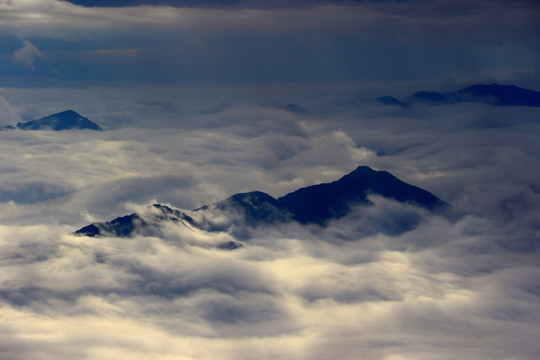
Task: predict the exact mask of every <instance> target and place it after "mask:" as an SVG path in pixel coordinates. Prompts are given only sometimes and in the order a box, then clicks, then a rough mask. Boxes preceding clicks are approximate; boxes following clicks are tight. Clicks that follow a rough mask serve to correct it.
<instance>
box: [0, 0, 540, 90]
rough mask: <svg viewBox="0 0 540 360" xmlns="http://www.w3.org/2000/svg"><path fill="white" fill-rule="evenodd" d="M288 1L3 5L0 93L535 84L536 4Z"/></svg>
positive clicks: (25, 1) (50, 0)
mask: <svg viewBox="0 0 540 360" xmlns="http://www.w3.org/2000/svg"><path fill="white" fill-rule="evenodd" d="M105 3H107V7H86V6H88V5H104V4H105ZM290 3H291V2H280V1H277V2H275V1H202V2H195V1H187V0H186V1H172V0H170V1H156V2H155V1H142V0H134V1H73V2H72V3H71V2H67V1H58V0H42V1H32V0H11V1H8V0H4V1H2V2H0V10H1V11H0V37H1V38H0V39H1V43H2V45H1V48H0V61H1V66H0V69H1V70H0V86H80V85H82V84H102V83H106V84H134V83H135V84H138V83H144V84H148V83H152V84H156V83H159V84H165V83H167V84H170V83H193V82H196V83H198V82H276V81H320V80H349V81H350V80H363V81H370V80H420V79H422V80H425V79H437V80H447V81H449V80H455V81H460V82H470V81H481V80H486V79H495V80H499V81H503V82H512V81H518V82H520V83H521V85H523V86H533V85H534V86H535V87H539V86H538V85H539V81H538V78H539V70H538V64H539V63H540V61H539V58H538V53H539V46H540V45H538V41H537V39H538V36H539V33H540V26H539V25H538V17H539V14H540V6H539V5H538V3H537V2H536V1H467V2H459V3H456V2H455V1H444V0H437V1H435V0H418V1H299V2H293V4H294V5H293V6H291V5H290ZM75 4H77V5H75ZM195 4H197V6H194V5H195ZM150 5H153V6H150ZM115 6H121V7H115ZM534 86H533V87H534Z"/></svg>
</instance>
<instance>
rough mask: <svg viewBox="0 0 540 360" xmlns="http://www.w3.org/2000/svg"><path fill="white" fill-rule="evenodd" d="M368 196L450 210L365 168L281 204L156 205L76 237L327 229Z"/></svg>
mask: <svg viewBox="0 0 540 360" xmlns="http://www.w3.org/2000/svg"><path fill="white" fill-rule="evenodd" d="M369 195H377V196H381V197H383V198H387V199H390V200H393V201H396V202H399V203H406V204H410V205H412V206H416V207H420V208H423V209H426V210H428V211H430V212H435V213H441V212H444V211H446V210H447V209H448V208H449V205H448V204H447V203H446V202H444V201H442V200H440V199H439V198H437V197H436V196H435V195H433V194H431V193H429V192H428V191H426V190H423V189H421V188H419V187H416V186H413V185H409V184H407V183H405V182H403V181H401V180H399V179H398V178H396V177H395V176H393V175H392V174H390V173H389V172H386V171H376V170H373V169H371V168H369V167H367V166H360V167H358V168H356V169H355V170H354V171H353V172H351V173H349V174H347V175H345V176H343V177H342V178H341V179H339V180H337V181H334V182H331V183H324V184H318V185H313V186H308V187H305V188H301V189H298V190H296V191H294V192H291V193H289V194H287V195H285V196H282V197H280V198H278V199H275V198H273V197H272V196H270V195H268V194H266V193H263V192H260V191H254V192H248V193H240V194H235V195H233V196H231V197H229V198H227V199H225V200H222V201H219V202H217V203H214V204H211V205H205V206H202V207H200V208H197V209H194V210H191V211H182V210H178V209H173V208H171V207H169V206H165V205H160V204H154V205H152V206H151V207H150V208H149V211H148V212H147V213H145V214H138V213H134V214H131V215H126V216H123V217H118V218H116V219H114V220H112V221H109V222H96V223H93V224H90V225H88V226H85V227H83V228H81V229H80V230H77V231H76V232H75V234H77V235H81V236H91V237H93V236H116V237H129V236H132V235H134V234H142V235H153V234H156V233H158V232H159V228H160V226H161V225H162V224H163V223H164V222H168V221H170V222H174V223H177V224H183V225H185V226H187V227H190V228H197V229H200V230H204V231H227V230H228V229H229V228H230V227H231V226H236V227H238V226H251V227H256V226H264V225H273V224H279V223H289V222H296V223H300V224H304V225H308V224H315V225H318V226H326V225H327V224H328V223H329V222H330V221H332V220H336V219H340V218H342V217H344V216H346V215H347V214H348V213H349V212H350V211H351V210H352V209H353V208H355V207H357V206H366V207H368V206H371V205H373V204H372V202H371V201H370V199H369ZM216 215H221V216H216ZM216 218H220V219H223V218H226V219H228V221H215V219H216Z"/></svg>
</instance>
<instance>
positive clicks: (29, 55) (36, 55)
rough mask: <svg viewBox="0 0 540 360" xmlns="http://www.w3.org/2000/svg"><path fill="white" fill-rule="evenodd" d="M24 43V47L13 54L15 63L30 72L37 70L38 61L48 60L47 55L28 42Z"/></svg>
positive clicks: (24, 41)
mask: <svg viewBox="0 0 540 360" xmlns="http://www.w3.org/2000/svg"><path fill="white" fill-rule="evenodd" d="M23 43H24V45H23V47H22V48H20V49H19V50H17V51H15V52H14V53H13V61H14V62H16V63H17V64H20V65H22V66H24V67H25V68H27V69H28V70H36V66H35V62H36V60H45V59H47V54H45V53H44V52H43V51H41V50H39V49H38V48H37V47H36V46H35V45H34V44H32V43H31V42H30V41H28V40H23Z"/></svg>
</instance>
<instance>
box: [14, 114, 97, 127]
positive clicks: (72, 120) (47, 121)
mask: <svg viewBox="0 0 540 360" xmlns="http://www.w3.org/2000/svg"><path fill="white" fill-rule="evenodd" d="M17 128H18V129H21V130H55V131H61V130H69V129H88V130H96V131H102V130H103V129H102V128H101V127H100V126H99V125H98V124H96V123H94V122H93V121H90V120H89V119H88V118H85V117H84V116H81V115H80V114H78V113H76V112H75V111H73V110H66V111H62V112H59V113H56V114H52V115H49V116H45V117H42V118H40V119H36V120H30V121H27V122H24V123H17Z"/></svg>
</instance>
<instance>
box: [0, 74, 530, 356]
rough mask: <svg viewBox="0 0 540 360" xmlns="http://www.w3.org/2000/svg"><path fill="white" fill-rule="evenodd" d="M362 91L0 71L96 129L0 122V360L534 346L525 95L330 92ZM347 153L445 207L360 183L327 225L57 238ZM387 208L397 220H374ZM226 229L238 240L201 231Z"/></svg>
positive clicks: (289, 179)
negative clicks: (348, 208) (481, 99)
mask: <svg viewBox="0 0 540 360" xmlns="http://www.w3.org/2000/svg"><path fill="white" fill-rule="evenodd" d="M225 89H227V91H225ZM299 89H303V90H302V91H298V90H299ZM362 89H363V90H362ZM367 89H368V90H369V87H368V88H367ZM277 90H279V91H277ZM365 90H366V88H365V87H362V86H360V85H359V86H358V87H355V88H354V91H352V90H351V89H350V84H349V85H346V86H344V87H343V88H339V87H337V86H336V87H335V88H333V91H331V93H332V96H327V94H328V93H329V88H328V87H326V86H320V87H319V88H317V87H314V86H311V85H309V86H307V85H305V86H301V85H298V84H297V85H291V84H282V85H280V86H278V85H276V84H271V85H266V86H255V87H253V86H245V87H242V86H238V87H223V88H220V87H216V86H208V87H205V88H204V89H202V88H201V87H197V86H191V87H185V88H181V87H175V88H172V87H148V88H145V87H140V88H126V89H121V88H115V89H99V88H98V89H96V88H89V89H78V90H73V89H71V90H60V89H49V90H43V89H39V90H29V89H26V90H20V89H3V90H2V95H3V96H4V97H5V98H6V99H7V100H6V101H9V104H10V108H12V109H14V111H17V113H18V114H20V115H19V116H21V117H22V118H24V119H27V118H28V119H29V118H32V117H34V115H36V116H35V117H37V116H44V115H47V114H46V113H45V114H44V113H42V112H43V111H44V110H43V109H50V110H51V111H50V112H51V113H52V112H54V111H53V110H57V108H62V107H63V106H65V104H67V103H71V104H73V103H77V104H81V107H82V109H76V110H78V111H79V112H80V113H81V114H82V115H84V116H87V117H89V118H90V119H91V120H93V121H96V122H97V123H99V124H100V125H102V126H103V127H104V128H106V129H107V130H106V131H104V132H92V131H90V132H88V131H84V130H69V131H67V132H66V131H64V132H54V131H33V132H32V131H21V130H13V131H3V132H0V138H1V141H0V147H1V149H0V154H2V158H1V162H0V165H1V171H2V174H3V176H2V180H1V181H0V194H1V196H0V214H1V217H0V218H1V225H0V248H1V251H0V253H1V254H2V255H1V259H0V268H1V270H0V274H2V275H1V276H0V298H1V299H2V306H1V307H0V315H1V316H2V322H1V323H2V325H1V326H0V327H1V330H0V331H1V332H2V337H1V339H2V340H0V341H1V343H2V345H1V346H0V349H1V350H0V354H1V356H0V357H2V358H5V359H17V360H18V359H26V358H36V359H72V358H81V359H95V358H100V359H113V358H118V357H125V358H130V359H139V358H140V359H142V358H153V359H154V358H155V359H168V358H175V359H182V358H185V359H192V358H201V359H215V358H220V359H249V358H253V357H257V358H270V357H281V358H284V359H298V358H309V359H328V358H343V359H357V358H358V357H359V356H360V357H363V358H369V359H418V358H425V359H463V358H475V359H493V358H497V359H499V358H500V359H513V358H516V359H535V358H536V357H537V356H538V353H539V351H540V348H539V347H538V345H537V341H536V339H537V338H538V335H539V334H540V302H539V292H538V290H537V289H538V287H539V285H540V284H538V278H539V275H540V273H539V272H540V264H539V262H538V258H539V257H538V251H539V243H538V226H537V224H538V221H539V219H540V208H539V207H538V205H537V204H538V203H539V202H538V201H537V200H538V197H539V192H538V180H537V179H539V178H540V174H539V173H538V171H537V170H536V169H540V166H539V165H540V164H538V158H539V156H538V155H539V154H540V148H539V147H538V143H539V142H538V133H539V130H540V129H538V122H537V120H536V119H537V118H538V110H537V109H535V108H521V107H508V108H500V107H494V106H491V105H485V104H459V105H453V106H452V105H450V106H446V105H445V106H442V107H441V106H426V105H416V106H412V107H411V108H408V109H405V108H401V107H392V106H383V105H379V104H374V103H370V102H369V101H367V102H363V103H362V102H360V103H358V102H357V103H350V102H346V101H345V102H344V101H341V102H339V101H337V100H338V99H342V100H343V99H345V100H348V99H350V98H351V97H352V96H353V95H354V94H361V93H362V91H365ZM391 90H392V91H396V90H399V89H396V88H395V87H393V86H391V87H389V88H386V89H383V88H379V90H378V91H380V92H381V94H372V95H377V96H379V95H382V94H384V93H389V92H390V91H391ZM373 91H375V90H373V89H371V92H373ZM400 91H404V90H400ZM111 94H114V96H111ZM201 94H204V96H201ZM364 94H365V93H364ZM374 97H375V96H374ZM321 99H322V100H321ZM290 103H295V104H299V105H301V106H302V107H304V108H305V109H306V110H307V112H302V113H296V112H292V111H287V110H283V109H282V105H283V104H290ZM85 104H86V105H85ZM359 104H360V105H359ZM59 110H61V109H59ZM315 110H317V111H315ZM359 164H365V165H369V166H372V167H374V168H378V169H384V170H388V171H390V172H392V173H393V174H395V175H396V176H398V177H399V178H401V179H402V180H404V181H406V182H408V183H411V184H414V185H418V186H420V187H423V188H425V189H427V190H429V191H430V192H432V193H434V194H436V195H437V196H438V197H440V198H442V199H444V200H445V201H448V202H450V203H452V204H453V205H454V207H456V208H457V209H458V210H459V211H460V213H461V214H462V215H461V217H460V218H457V219H454V220H448V219H445V218H443V217H440V216H434V215H429V214H427V213H425V212H423V211H422V210H418V209H415V208H411V207H408V206H403V205H400V204H396V203H394V202H392V201H388V200H384V199H376V198H374V199H373V202H374V204H375V205H374V206H373V207H369V208H358V209H357V210H355V211H353V212H352V213H350V214H349V215H348V216H347V217H345V218H342V219H340V220H338V221H335V222H333V223H331V224H329V225H328V226H327V227H326V228H320V227H317V226H300V225H298V224H287V225H283V226H279V227H260V228H255V229H249V233H246V231H247V230H246V231H243V230H242V229H238V228H236V229H232V230H231V231H230V232H217V233H207V232H204V231H200V230H196V229H190V228H187V227H182V226H176V225H174V224H169V225H168V226H167V227H166V228H164V229H163V234H162V236H160V237H155V236H142V235H137V236H135V237H133V238H107V237H105V238H85V237H76V236H73V235H70V234H71V233H72V232H73V231H74V230H76V229H78V228H80V227H81V226H83V225H86V224H88V223H90V222H94V221H105V220H110V219H112V218H113V217H116V216H119V215H123V214H128V213H132V212H134V211H144V209H145V208H146V206H147V205H148V204H151V203H154V202H161V203H165V204H171V205H174V206H177V207H180V208H184V209H192V208H195V207H198V206H201V205H203V204H204V203H211V202H214V201H217V200H221V199H224V198H226V197H227V196H229V195H232V194H233V193H237V192H242V191H251V190H261V191H265V192H267V193H269V194H271V195H272V196H275V197H278V196H281V195H283V194H285V193H287V192H290V191H292V190H295V189H297V188H299V187H302V186H307V185H312V184H316V183H320V182H329V181H332V180H335V179H337V178H339V177H340V176H342V175H343V174H345V173H347V172H349V171H350V170H352V169H354V168H355V167H356V166H357V165H359ZM523 169H527V171H523ZM404 218H406V219H410V218H414V219H417V220H418V223H417V226H416V227H415V228H414V229H412V230H410V231H405V232H401V231H391V230H392V229H393V228H395V227H396V226H398V227H399V224H400V221H401V220H400V219H404ZM228 241H235V242H240V243H242V244H243V245H244V246H243V247H241V248H238V249H236V250H226V249H220V248H218V247H216V245H217V244H222V243H226V242H228Z"/></svg>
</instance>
